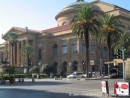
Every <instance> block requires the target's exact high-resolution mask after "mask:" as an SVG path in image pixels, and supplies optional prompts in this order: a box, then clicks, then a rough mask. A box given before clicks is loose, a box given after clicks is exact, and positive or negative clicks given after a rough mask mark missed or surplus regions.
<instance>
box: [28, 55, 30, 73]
mask: <svg viewBox="0 0 130 98" xmlns="http://www.w3.org/2000/svg"><path fill="white" fill-rule="evenodd" d="M29 61H30V60H29V55H28V70H27V73H29V64H30V62H29Z"/></svg>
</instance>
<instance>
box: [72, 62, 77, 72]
mask: <svg viewBox="0 0 130 98" xmlns="http://www.w3.org/2000/svg"><path fill="white" fill-rule="evenodd" d="M77 65H78V62H77V61H73V63H72V66H73V67H72V68H73V71H77Z"/></svg>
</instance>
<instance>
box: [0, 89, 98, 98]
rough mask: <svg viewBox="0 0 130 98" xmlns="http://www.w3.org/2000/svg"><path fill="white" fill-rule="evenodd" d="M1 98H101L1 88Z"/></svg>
mask: <svg viewBox="0 0 130 98" xmlns="http://www.w3.org/2000/svg"><path fill="white" fill-rule="evenodd" d="M0 98H100V97H96V96H95V97H91V96H83V95H75V96H74V95H69V94H67V93H54V92H49V91H46V90H41V91H39V90H31V88H29V89H17V88H15V89H12V88H0Z"/></svg>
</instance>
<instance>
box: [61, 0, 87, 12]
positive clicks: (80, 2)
mask: <svg viewBox="0 0 130 98" xmlns="http://www.w3.org/2000/svg"><path fill="white" fill-rule="evenodd" d="M87 4H88V3H86V2H84V0H77V2H74V3H71V4H69V5H68V6H66V7H65V8H63V9H62V11H65V10H72V9H73V10H75V9H76V8H79V7H80V6H82V5H87ZM62 11H61V12H62Z"/></svg>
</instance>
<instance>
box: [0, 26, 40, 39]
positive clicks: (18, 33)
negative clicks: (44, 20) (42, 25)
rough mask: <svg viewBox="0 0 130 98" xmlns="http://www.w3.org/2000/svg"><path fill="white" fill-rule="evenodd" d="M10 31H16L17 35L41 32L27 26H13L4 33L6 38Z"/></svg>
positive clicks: (3, 36)
mask: <svg viewBox="0 0 130 98" xmlns="http://www.w3.org/2000/svg"><path fill="white" fill-rule="evenodd" d="M10 32H15V33H16V34H17V35H20V34H24V33H39V32H40V31H37V30H32V29H28V28H27V27H25V28H20V27H12V28H10V29H9V30H8V31H7V32H6V33H5V34H4V35H2V38H3V39H4V40H6V37H7V35H8V34H9V33H10Z"/></svg>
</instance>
